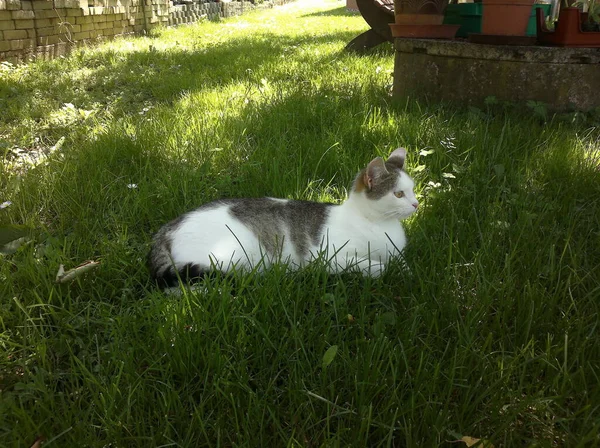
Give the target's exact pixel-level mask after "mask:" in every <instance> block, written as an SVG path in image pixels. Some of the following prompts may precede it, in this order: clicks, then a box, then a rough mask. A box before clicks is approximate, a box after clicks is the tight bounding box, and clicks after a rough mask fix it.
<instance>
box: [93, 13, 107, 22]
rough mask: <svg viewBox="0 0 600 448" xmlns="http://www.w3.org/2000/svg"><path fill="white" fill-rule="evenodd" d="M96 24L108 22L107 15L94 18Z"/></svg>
mask: <svg viewBox="0 0 600 448" xmlns="http://www.w3.org/2000/svg"><path fill="white" fill-rule="evenodd" d="M94 22H96V23H100V22H106V16H105V15H103V14H102V15H98V16H95V17H94Z"/></svg>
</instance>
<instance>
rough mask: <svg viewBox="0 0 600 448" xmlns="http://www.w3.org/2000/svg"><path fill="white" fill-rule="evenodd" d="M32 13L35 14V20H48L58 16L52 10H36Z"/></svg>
mask: <svg viewBox="0 0 600 448" xmlns="http://www.w3.org/2000/svg"><path fill="white" fill-rule="evenodd" d="M33 13H34V14H35V18H36V19H50V18H54V17H56V18H58V15H57V14H56V12H55V11H53V10H47V9H44V10H37V11H35V10H34V11H33Z"/></svg>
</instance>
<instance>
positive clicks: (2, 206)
mask: <svg viewBox="0 0 600 448" xmlns="http://www.w3.org/2000/svg"><path fill="white" fill-rule="evenodd" d="M11 205H12V202H10V201H4V202H3V203H2V204H0V210H2V209H4V208H7V207H10V206H11Z"/></svg>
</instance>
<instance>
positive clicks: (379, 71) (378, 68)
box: [375, 66, 382, 74]
mask: <svg viewBox="0 0 600 448" xmlns="http://www.w3.org/2000/svg"><path fill="white" fill-rule="evenodd" d="M381 70H382V69H381V67H380V66H377V68H376V69H375V73H377V74H379V73H381Z"/></svg>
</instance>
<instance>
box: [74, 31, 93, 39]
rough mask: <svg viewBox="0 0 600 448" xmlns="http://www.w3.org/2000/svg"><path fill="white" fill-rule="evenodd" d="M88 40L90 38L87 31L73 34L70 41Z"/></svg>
mask: <svg viewBox="0 0 600 448" xmlns="http://www.w3.org/2000/svg"><path fill="white" fill-rule="evenodd" d="M89 38H90V32H89V31H80V32H78V33H73V35H72V36H71V39H73V40H82V39H89Z"/></svg>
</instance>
